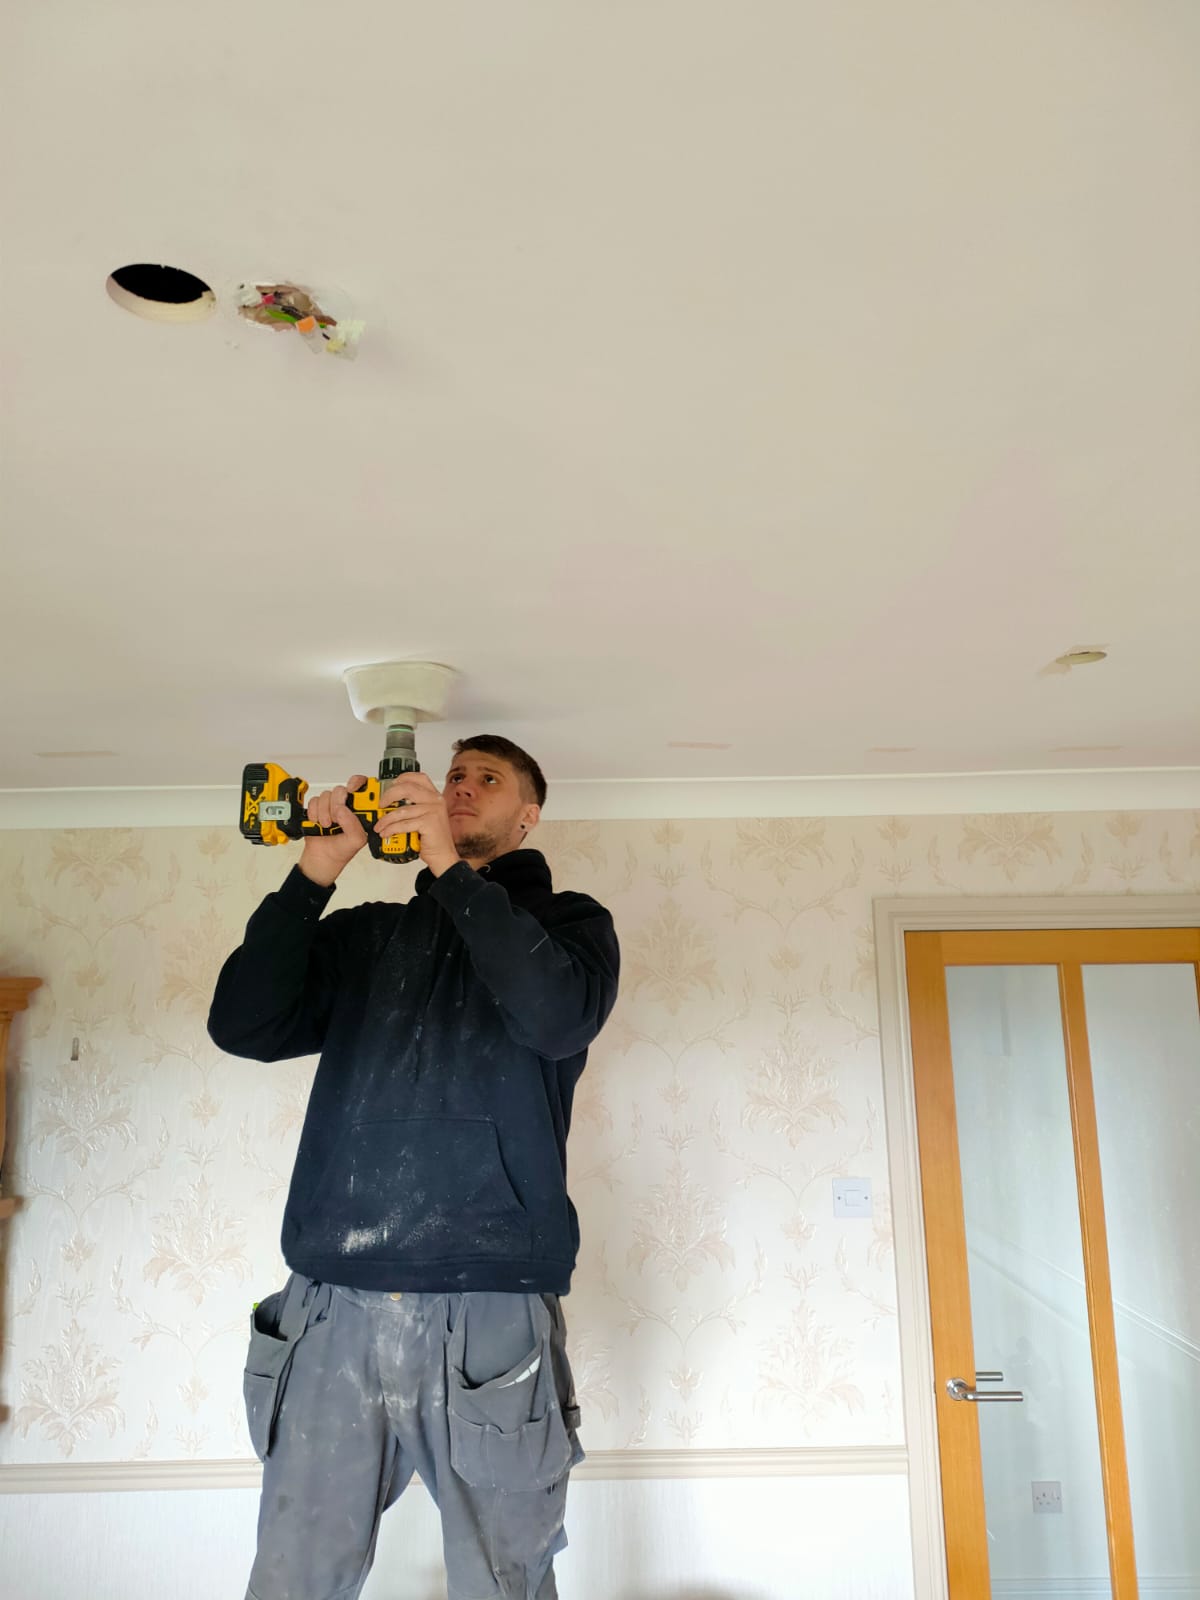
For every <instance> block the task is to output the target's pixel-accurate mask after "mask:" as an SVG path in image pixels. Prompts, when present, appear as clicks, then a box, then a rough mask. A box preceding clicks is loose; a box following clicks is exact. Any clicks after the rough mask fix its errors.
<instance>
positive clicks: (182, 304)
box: [105, 261, 217, 322]
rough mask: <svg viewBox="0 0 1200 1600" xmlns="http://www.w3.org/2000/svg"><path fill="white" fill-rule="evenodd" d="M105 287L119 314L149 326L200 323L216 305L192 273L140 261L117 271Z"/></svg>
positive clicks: (205, 286)
mask: <svg viewBox="0 0 1200 1600" xmlns="http://www.w3.org/2000/svg"><path fill="white" fill-rule="evenodd" d="M105 287H106V288H107V289H108V293H109V297H110V299H112V300H115V301H116V303H117V304H118V305H119V306H121V307H122V309H123V310H125V311H132V313H133V314H134V316H135V317H145V318H147V319H148V320H149V321H150V322H201V321H202V320H203V319H204V318H205V317H207V316H210V315H211V314H212V312H213V311H214V310H215V309H216V304H217V297H216V295H215V294H213V292H212V290H211V289H210V288H209V287H208V285H207V284H206V283H205V282H204V279H203V278H197V277H196V275H195V273H192V272H184V271H183V270H182V268H180V267H163V266H155V265H153V264H151V263H149V262H144V261H143V262H135V263H134V264H133V265H131V266H128V267H118V268H117V270H116V271H115V272H114V273H113V274H112V275H111V276H110V278H109V280H108V283H107V284H106V286H105Z"/></svg>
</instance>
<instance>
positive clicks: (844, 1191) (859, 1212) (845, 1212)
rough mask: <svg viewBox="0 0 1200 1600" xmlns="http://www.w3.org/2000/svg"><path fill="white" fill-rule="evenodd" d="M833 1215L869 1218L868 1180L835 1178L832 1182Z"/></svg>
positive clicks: (869, 1194)
mask: <svg viewBox="0 0 1200 1600" xmlns="http://www.w3.org/2000/svg"><path fill="white" fill-rule="evenodd" d="M833 1214H834V1216H835V1217H869V1216H870V1215H871V1180H870V1178H835V1179H834V1180H833Z"/></svg>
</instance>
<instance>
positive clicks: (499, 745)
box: [454, 733, 546, 806]
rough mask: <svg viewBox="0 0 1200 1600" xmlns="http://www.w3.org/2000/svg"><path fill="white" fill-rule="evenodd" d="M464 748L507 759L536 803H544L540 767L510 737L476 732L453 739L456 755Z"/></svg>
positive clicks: (543, 785) (543, 780) (460, 753)
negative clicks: (464, 737)
mask: <svg viewBox="0 0 1200 1600" xmlns="http://www.w3.org/2000/svg"><path fill="white" fill-rule="evenodd" d="M464 750H478V751H479V753H480V755H484V756H495V757H497V758H498V759H499V760H500V761H507V762H508V764H509V766H510V767H511V768H512V769H513V771H514V772H515V773H516V774H517V776H518V777H519V778H520V779H521V781H522V783H523V784H524V785H525V787H526V788H527V789H532V790H533V797H534V799H535V800H536V801H537V803H538V805H539V806H544V805H545V804H546V780H545V778H544V777H543V776H542V769H541V767H539V766H538V764H537V762H536V761H535V760H534V759H533V757H532V756H531V755H529V754H528V752H527V751H525V750H522V749H521V746H520V745H519V744H514V743H513V742H512V740H511V739H505V738H502V737H501V735H500V734H498V733H477V734H476V735H475V737H474V738H473V739H456V740H455V741H454V754H455V755H456V756H460V755H462V753H463V751H464Z"/></svg>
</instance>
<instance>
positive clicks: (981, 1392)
mask: <svg viewBox="0 0 1200 1600" xmlns="http://www.w3.org/2000/svg"><path fill="white" fill-rule="evenodd" d="M1003 1377H1004V1374H1003V1373H1002V1372H981V1373H980V1374H979V1376H978V1378H977V1379H976V1382H977V1383H986V1382H988V1381H989V1380H990V1381H992V1382H999V1381H1000V1380H1001V1379H1002V1378H1003ZM946 1393H947V1394H948V1395H949V1396H950V1398H951V1400H977V1401H978V1400H1024V1398H1025V1396H1024V1395H1023V1394H1022V1393H1021V1391H1020V1389H990V1390H988V1389H972V1387H971V1385H970V1384H969V1383H968V1382H967V1380H966V1379H965V1378H951V1379H950V1381H949V1383H948V1384H947V1385H946Z"/></svg>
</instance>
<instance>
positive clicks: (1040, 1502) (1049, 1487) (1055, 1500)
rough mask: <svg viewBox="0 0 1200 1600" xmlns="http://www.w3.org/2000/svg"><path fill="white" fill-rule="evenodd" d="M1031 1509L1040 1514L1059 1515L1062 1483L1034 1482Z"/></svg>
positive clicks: (1060, 1511) (1060, 1513) (1060, 1512)
mask: <svg viewBox="0 0 1200 1600" xmlns="http://www.w3.org/2000/svg"><path fill="white" fill-rule="evenodd" d="M1033 1509H1034V1511H1036V1512H1037V1513H1038V1514H1039V1515H1042V1516H1048V1515H1049V1516H1053V1515H1059V1516H1061V1515H1062V1484H1061V1483H1035V1484H1034V1485H1033Z"/></svg>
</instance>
